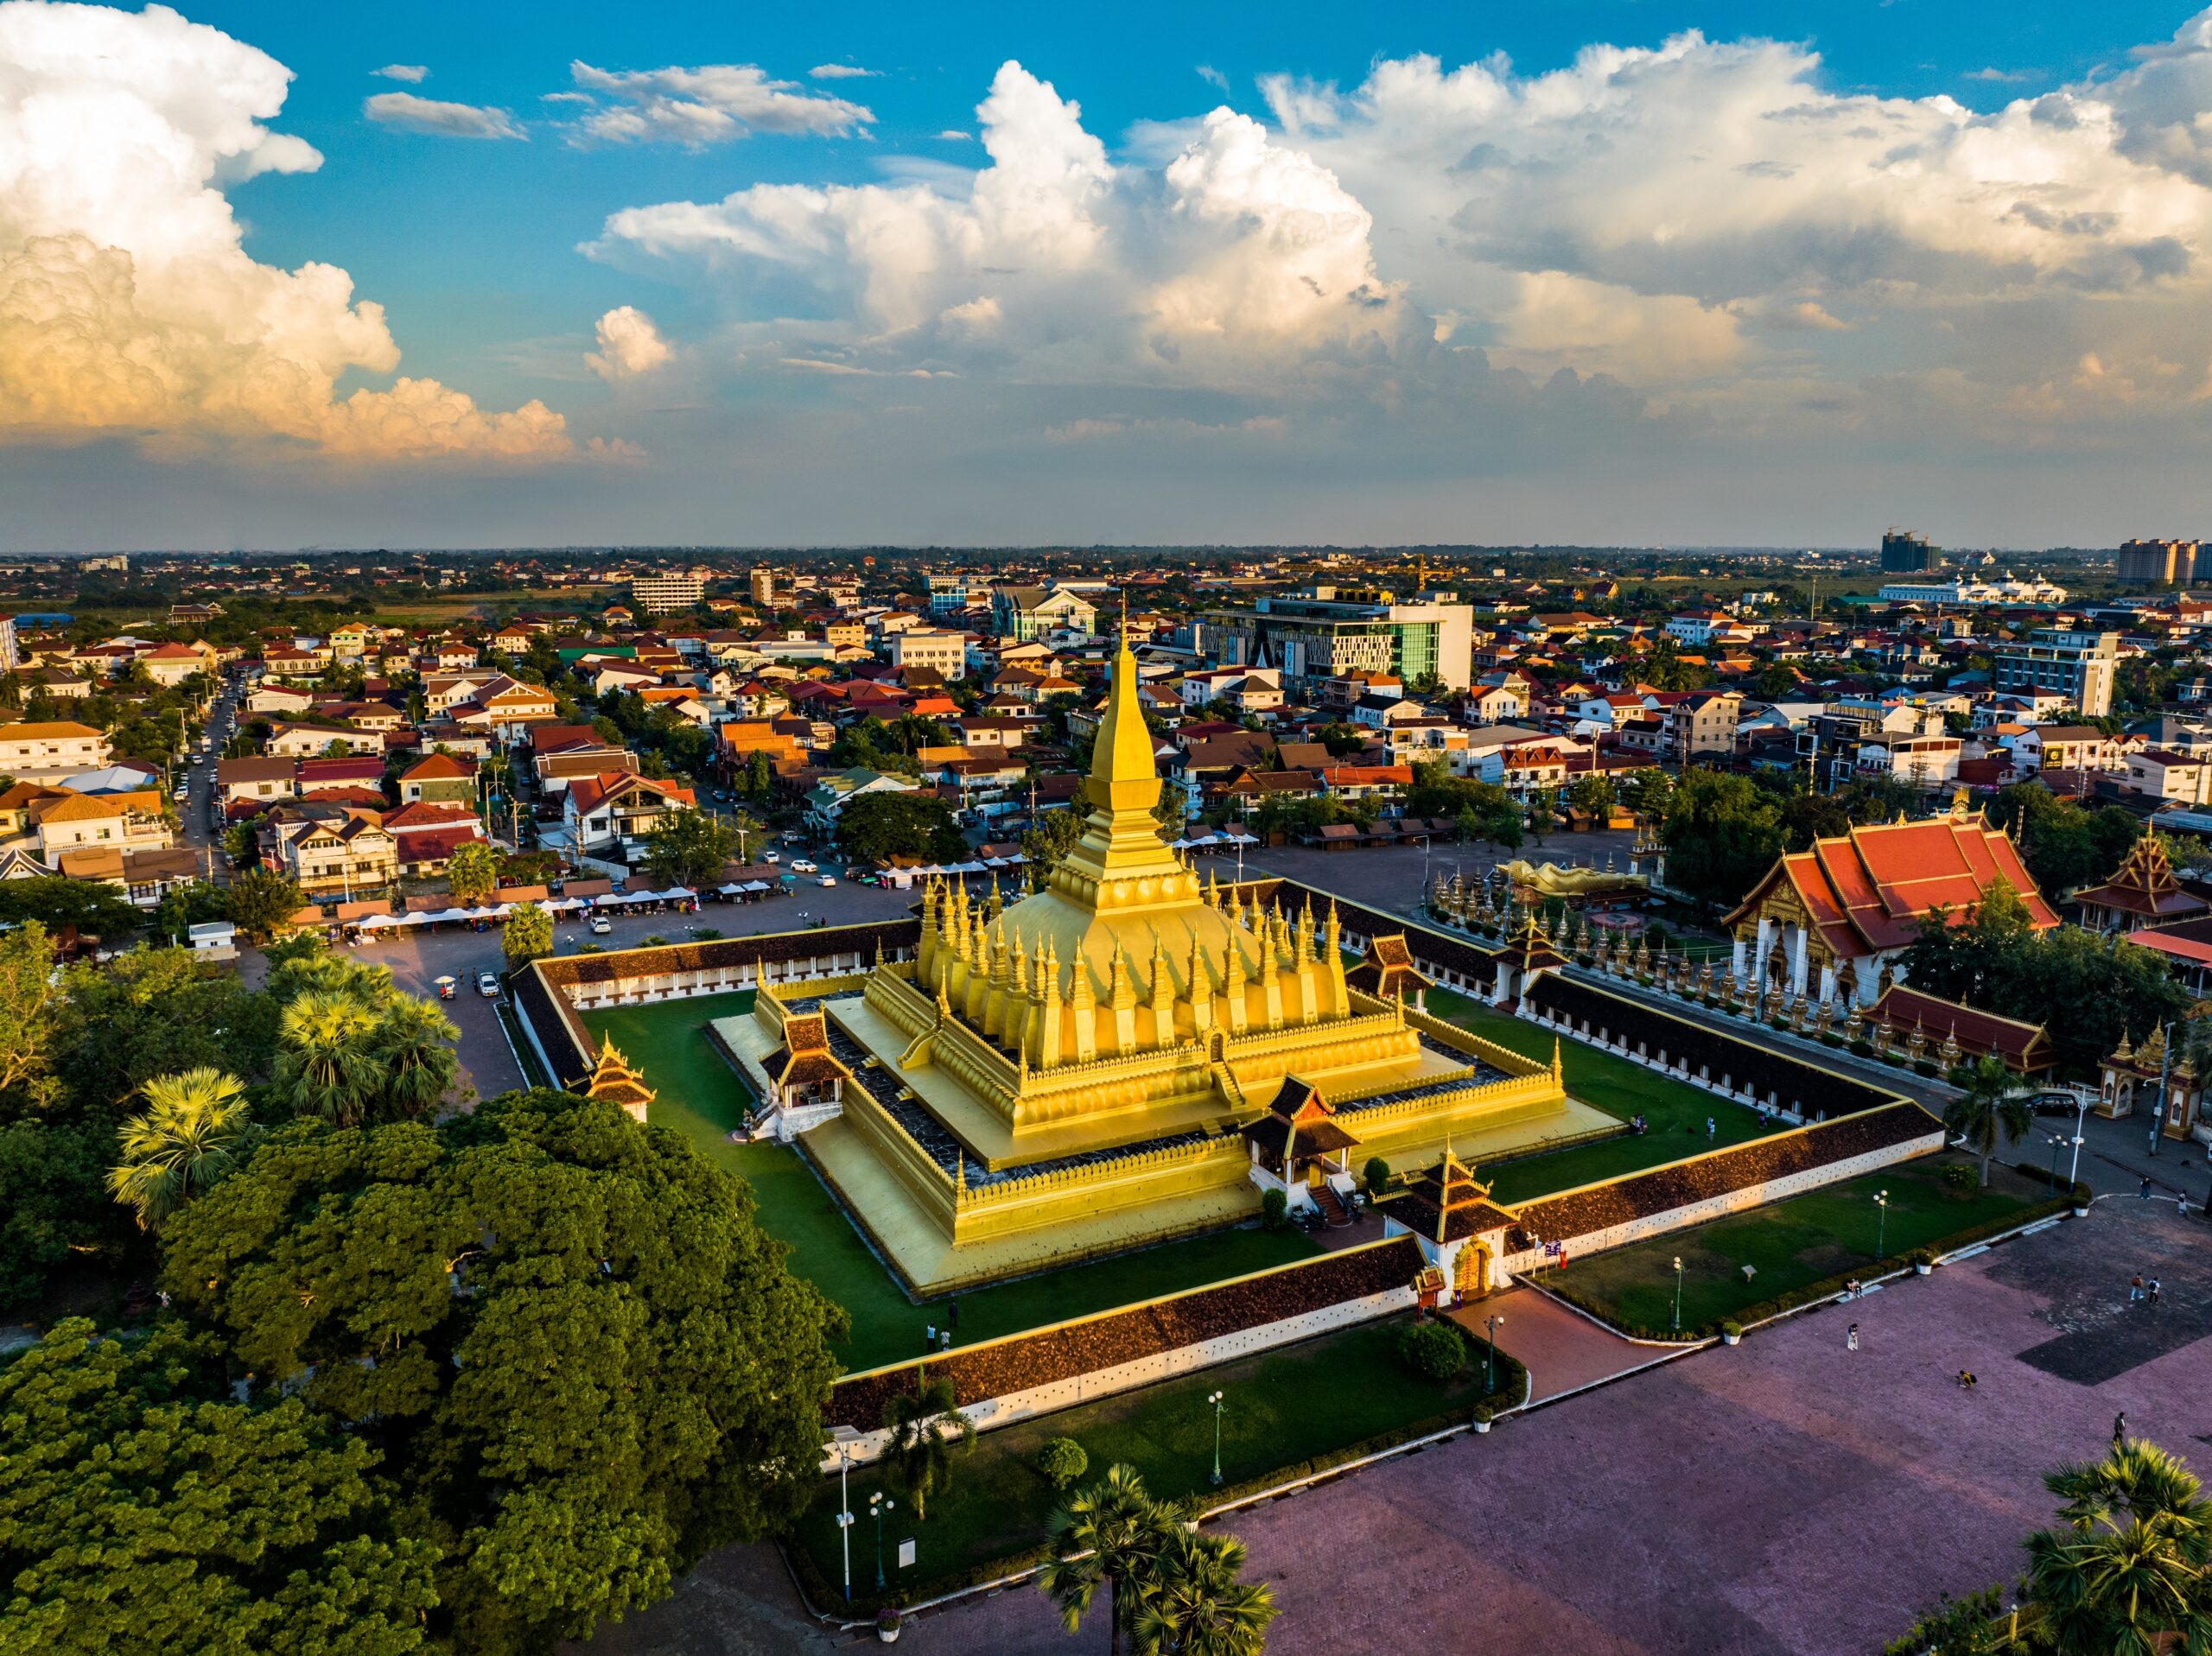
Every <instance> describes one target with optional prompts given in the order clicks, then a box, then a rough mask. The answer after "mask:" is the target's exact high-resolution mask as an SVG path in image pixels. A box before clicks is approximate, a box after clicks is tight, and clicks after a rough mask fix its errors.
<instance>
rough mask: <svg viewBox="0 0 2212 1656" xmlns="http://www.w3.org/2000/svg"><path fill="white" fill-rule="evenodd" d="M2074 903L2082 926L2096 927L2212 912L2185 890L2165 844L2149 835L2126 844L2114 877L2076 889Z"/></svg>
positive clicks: (2166, 922)
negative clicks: (2077, 890)
mask: <svg viewBox="0 0 2212 1656" xmlns="http://www.w3.org/2000/svg"><path fill="white" fill-rule="evenodd" d="M2074 902H2075V905H2076V906H2077V907H2078V908H2079V909H2080V910H2081V912H2082V925H2084V926H2085V927H2087V928H2088V930H2092V931H2103V932H2115V931H2116V932H2121V933H2126V932H2130V931H2133V930H2137V929H2138V928H2139V927H2142V926H2170V925H2172V924H2174V923H2176V922H2177V921H2181V920H2196V919H2201V918H2202V917H2204V916H2205V915H2207V914H2212V903H2207V902H2206V901H2205V900H2204V899H2203V898H2201V897H2194V896H2191V895H2190V893H2189V892H2187V891H2183V890H2182V888H2181V881H2179V880H2178V879H2175V878H2174V866H2173V864H2172V862H2171V861H2170V860H2168V858H2167V856H2166V850H2165V847H2164V846H2162V845H2160V844H2159V843H2158V838H2157V836H2156V835H2154V834H2145V835H2144V836H2143V837H2142V838H2141V839H2139V840H2138V841H2136V842H2135V843H2134V844H2133V845H2132V846H2130V847H2128V850H2127V856H2126V860H2124V861H2122V862H2121V864H2120V867H2119V869H2118V870H2117V871H2116V872H2114V873H2113V877H2112V878H2111V879H2108V880H2107V881H2106V882H2105V883H2104V884H2103V885H2095V886H2092V887H2091V888H2090V889H2089V890H2088V891H2080V892H2076V893H2075V898H2074Z"/></svg>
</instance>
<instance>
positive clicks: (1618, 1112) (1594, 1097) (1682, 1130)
mask: <svg viewBox="0 0 2212 1656" xmlns="http://www.w3.org/2000/svg"><path fill="white" fill-rule="evenodd" d="M1428 1009H1429V1011H1430V1012H1433V1013H1434V1014H1435V1015H1436V1016H1437V1017H1439V1018H1448V1019H1450V1020H1451V1021H1452V1023H1455V1024H1458V1025H1460V1026H1461V1027H1462V1028H1465V1029H1466V1030H1469V1031H1472V1032H1473V1033H1474V1034H1477V1035H1479V1036H1481V1037H1483V1039H1484V1040H1486V1041H1495V1042H1496V1043H1497V1044H1498V1045H1500V1046H1502V1047H1505V1048H1508V1049H1510V1050H1512V1051H1515V1052H1518V1053H1520V1054H1522V1056H1525V1057H1530V1058H1537V1059H1541V1060H1542V1061H1544V1062H1546V1063H1548V1062H1550V1059H1551V1056H1552V1041H1553V1038H1554V1037H1553V1033H1552V1031H1549V1030H1548V1029H1542V1028H1540V1027H1539V1026H1537V1025H1535V1024H1531V1023H1529V1022H1528V1021H1527V1020H1526V1019H1525V1018H1515V1017H1513V1016H1511V1015H1510V1014H1509V1013H1506V1012H1499V1011H1498V1010H1497V1008H1495V1007H1492V1006H1484V1005H1483V1004H1482V1003H1481V1002H1480V1001H1477V1000H1471V999H1468V998H1467V997H1466V996H1465V995H1462V994H1458V993H1454V992H1452V990H1449V989H1431V990H1430V991H1429V992H1428ZM1559 1041H1560V1067H1561V1068H1562V1069H1564V1070H1565V1071H1566V1075H1567V1091H1568V1092H1569V1093H1572V1094H1573V1095H1574V1096H1575V1097H1577V1098H1579V1099H1580V1100H1581V1101H1583V1102H1584V1103H1586V1104H1588V1105H1591V1106H1592V1107H1595V1108H1598V1109H1601V1110H1603V1111H1605V1113H1606V1114H1608V1115H1612V1116H1617V1117H1618V1118H1619V1119H1620V1120H1624V1121H1625V1120H1630V1118H1631V1117H1634V1116H1637V1115H1641V1116H1642V1117H1643V1119H1644V1122H1645V1124H1646V1126H1647V1127H1648V1128H1649V1131H1647V1132H1646V1133H1643V1135H1642V1136H1641V1137H1623V1138H1618V1139H1605V1140H1603V1141H1602V1142H1600V1143H1598V1144H1592V1145H1579V1146H1577V1147H1576V1148H1574V1149H1573V1150H1561V1151H1558V1152H1554V1153H1553V1154H1551V1155H1548V1156H1531V1157H1530V1158H1529V1159H1528V1160H1526V1161H1520V1162H1509V1163H1507V1164H1505V1165H1504V1166H1503V1167H1499V1168H1497V1169H1495V1170H1493V1171H1484V1170H1482V1169H1479V1168H1478V1169H1477V1170H1476V1172H1477V1176H1478V1177H1481V1178H1484V1179H1491V1178H1495V1179H1496V1180H1497V1188H1496V1189H1495V1190H1493V1191H1492V1193H1491V1194H1492V1196H1494V1198H1495V1199H1496V1200H1497V1201H1500V1202H1527V1201H1529V1200H1531V1199H1532V1198H1534V1197H1536V1196H1549V1195H1551V1194H1552V1193H1553V1192H1554V1191H1557V1190H1573V1189H1575V1188H1576V1187H1577V1186H1578V1185H1584V1184H1594V1183H1598V1182H1599V1180H1601V1179H1611V1178H1618V1177H1621V1176H1622V1175H1623V1174H1624V1173H1637V1172H1641V1171H1643V1169H1645V1168H1647V1167H1658V1166H1661V1165H1662V1164H1665V1163H1667V1162H1674V1161H1680V1160H1681V1158H1683V1157H1685V1156H1695V1155H1699V1154H1700V1153H1702V1152H1705V1151H1707V1150H1718V1149H1723V1148H1726V1146H1727V1145H1738V1144H1742V1143H1744V1142H1745V1141H1746V1140H1747V1139H1757V1138H1759V1137H1761V1136H1763V1133H1764V1131H1767V1130H1766V1129H1762V1127H1761V1126H1760V1124H1759V1118H1758V1112H1756V1111H1754V1110H1750V1109H1746V1108H1745V1107H1744V1106H1742V1105H1740V1104H1737V1103H1734V1102H1732V1101H1730V1100H1727V1099H1725V1098H1721V1097H1719V1096H1717V1095H1716V1094H1712V1093H1708V1092H1706V1091H1703V1090H1702V1089H1701V1088H1696V1087H1693V1086H1691V1085H1690V1084H1689V1083H1688V1082H1681V1081H1673V1080H1670V1079H1669V1078H1668V1077H1667V1076H1665V1075H1659V1074H1657V1073H1656V1071H1653V1070H1649V1069H1645V1068H1644V1067H1643V1065H1641V1064H1637V1063H1630V1062H1629V1061H1628V1060H1627V1059H1626V1058H1624V1057H1622V1056H1620V1055H1619V1054H1618V1053H1613V1052H1605V1051H1601V1050H1599V1049H1598V1048H1597V1047H1594V1046H1591V1045H1589V1044H1586V1043H1584V1042H1581V1041H1577V1040H1573V1039H1571V1038H1568V1037H1559ZM1707 1120H1711V1121H1712V1122H1713V1127H1714V1133H1713V1136H1712V1137H1710V1138H1707V1136H1706V1131H1705V1124H1706V1122H1707ZM1781 1125H1782V1126H1786V1125H1787V1124H1786V1123H1785V1124H1781ZM1773 1130H1779V1126H1778V1127H1777V1129H1773Z"/></svg>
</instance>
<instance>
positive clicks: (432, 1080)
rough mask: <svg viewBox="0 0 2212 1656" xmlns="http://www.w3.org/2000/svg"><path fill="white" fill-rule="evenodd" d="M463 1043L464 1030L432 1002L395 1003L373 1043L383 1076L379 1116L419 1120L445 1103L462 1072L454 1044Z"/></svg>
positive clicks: (404, 1000) (405, 1000)
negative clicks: (441, 1101)
mask: <svg viewBox="0 0 2212 1656" xmlns="http://www.w3.org/2000/svg"><path fill="white" fill-rule="evenodd" d="M460 1038H461V1031H459V1030H457V1029H455V1028H454V1026H453V1024H452V1022H451V1021H450V1020H449V1019H448V1018H447V1017H446V1015H445V1014H444V1013H443V1012H440V1011H439V1010H438V1009H437V1008H436V1007H435V1006H433V1005H431V1004H430V1003H429V1001H427V1000H417V999H415V998H414V997H413V996H411V995H409V996H403V997H400V998H398V999H395V1000H394V1001H393V1003H392V1005H391V1007H390V1009H389V1010H388V1011H386V1012H385V1018H384V1021H383V1022H382V1023H381V1024H379V1025H377V1028H376V1034H375V1037H374V1038H373V1039H372V1042H371V1044H370V1050H371V1051H372V1053H373V1054H374V1056H375V1059H376V1063H377V1066H378V1069H380V1070H381V1072H382V1086H381V1088H380V1089H379V1092H380V1096H379V1098H378V1104H379V1106H380V1107H379V1110H378V1114H381V1115H384V1116H386V1117H390V1118H399V1117H404V1116H414V1115H420V1114H422V1113H423V1111H424V1110H427V1109H429V1107H431V1106H432V1105H434V1104H435V1103H436V1102H437V1101H439V1100H440V1099H442V1098H443V1097H444V1096H445V1095H446V1088H448V1087H450V1086H452V1085H453V1078H454V1070H455V1069H457V1068H458V1067H459V1061H458V1060H457V1059H456V1058H455V1056H454V1042H455V1041H457V1040H459V1039H460Z"/></svg>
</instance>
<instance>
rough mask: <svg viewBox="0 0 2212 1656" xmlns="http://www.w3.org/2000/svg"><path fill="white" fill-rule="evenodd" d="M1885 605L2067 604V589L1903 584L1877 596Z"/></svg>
mask: <svg viewBox="0 0 2212 1656" xmlns="http://www.w3.org/2000/svg"><path fill="white" fill-rule="evenodd" d="M1875 596H1876V597H1878V598H1879V599H1880V600H1882V601H1883V602H1884V603H1885V604H1957V605H1965V606H1980V605H1987V604H2063V603H2064V602H2065V601H2066V588H2065V587H2060V586H2057V585H2055V584H2054V583H2052V582H2050V581H2044V580H2041V579H2038V578H2034V577H2031V578H2030V579H2028V580H2026V581H2019V580H2016V579H2014V578H2013V577H2012V576H2010V575H2007V576H2005V579H2004V580H2002V581H1968V580H1967V579H1965V578H1964V577H1961V579H1959V580H1957V581H1894V582H1892V583H1891V584H1890V585H1888V586H1886V587H1883V588H1882V589H1881V591H1880V592H1878V593H1876V594H1875Z"/></svg>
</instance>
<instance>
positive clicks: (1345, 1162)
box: [1243, 1075, 1359, 1225]
mask: <svg viewBox="0 0 2212 1656" xmlns="http://www.w3.org/2000/svg"><path fill="white" fill-rule="evenodd" d="M1335 1115H1336V1111H1335V1110H1333V1109H1332V1108H1331V1107H1330V1105H1329V1101H1328V1100H1327V1099H1325V1098H1324V1097H1322V1096H1321V1092H1320V1089H1319V1088H1317V1087H1315V1086H1314V1085H1313V1083H1312V1082H1306V1081H1301V1080H1300V1079H1299V1078H1298V1077H1297V1076H1295V1075H1287V1076H1285V1077H1284V1078H1283V1083H1282V1087H1281V1090H1279V1091H1278V1092H1277V1093H1276V1094H1275V1098H1274V1103H1273V1104H1272V1105H1270V1106H1269V1107H1268V1113H1267V1114H1265V1115H1263V1116H1261V1117H1260V1118H1259V1119H1258V1120H1255V1121H1254V1122H1252V1123H1251V1124H1250V1125H1249V1126H1246V1127H1245V1128H1244V1129H1243V1134H1244V1142H1245V1144H1246V1145H1247V1146H1248V1147H1249V1151H1250V1153H1251V1158H1252V1182H1253V1183H1255V1184H1256V1185H1258V1186H1259V1187H1260V1188H1261V1189H1262V1190H1281V1192H1282V1193H1283V1195H1284V1196H1286V1197H1287V1199H1288V1201H1289V1203H1290V1211H1292V1212H1293V1213H1296V1212H1300V1211H1301V1210H1303V1209H1307V1208H1317V1209H1319V1210H1320V1212H1321V1213H1322V1214H1323V1215H1325V1217H1326V1218H1327V1219H1328V1221H1329V1222H1330V1223H1331V1224H1332V1225H1333V1224H1349V1223H1351V1211H1350V1209H1348V1208H1347V1207H1346V1206H1345V1200H1344V1199H1345V1198H1346V1197H1348V1196H1350V1195H1351V1192H1352V1184H1353V1182H1352V1177H1351V1152H1353V1151H1354V1150H1357V1148H1358V1147H1359V1139H1358V1136H1357V1134H1356V1133H1352V1132H1351V1131H1350V1130H1349V1129H1347V1128H1346V1127H1345V1126H1344V1125H1343V1124H1342V1123H1340V1122H1338V1121H1337V1120H1334V1119H1333V1118H1334V1117H1335Z"/></svg>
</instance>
